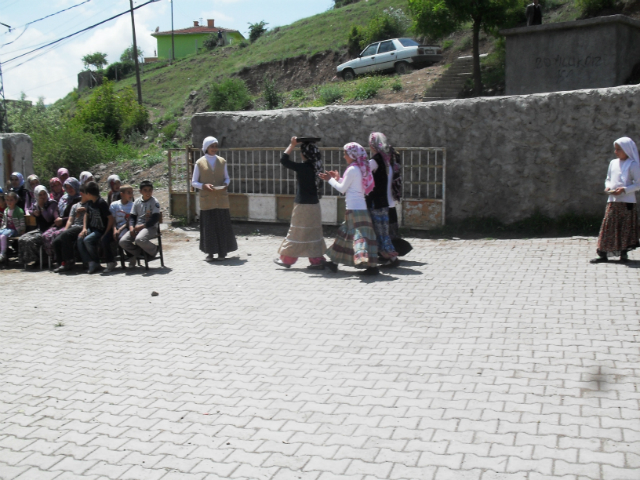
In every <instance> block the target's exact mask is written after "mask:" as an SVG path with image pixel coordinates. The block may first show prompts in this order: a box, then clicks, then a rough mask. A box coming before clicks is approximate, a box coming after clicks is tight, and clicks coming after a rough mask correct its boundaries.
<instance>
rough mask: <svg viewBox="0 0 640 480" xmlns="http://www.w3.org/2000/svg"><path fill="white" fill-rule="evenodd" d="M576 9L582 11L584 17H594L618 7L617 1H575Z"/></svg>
mask: <svg viewBox="0 0 640 480" xmlns="http://www.w3.org/2000/svg"><path fill="white" fill-rule="evenodd" d="M575 4H576V7H578V8H579V9H580V12H582V15H584V16H593V15H597V14H598V13H600V11H601V10H604V9H606V8H613V7H615V5H616V1H615V0H575Z"/></svg>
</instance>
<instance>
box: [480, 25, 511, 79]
mask: <svg viewBox="0 0 640 480" xmlns="http://www.w3.org/2000/svg"><path fill="white" fill-rule="evenodd" d="M506 57H507V49H506V41H505V38H504V37H498V38H497V39H496V42H495V47H494V50H493V52H491V53H490V54H489V55H488V56H487V57H486V58H484V59H483V60H482V83H483V84H484V85H486V86H488V87H492V88H493V87H497V86H503V85H504V84H505V78H506Z"/></svg>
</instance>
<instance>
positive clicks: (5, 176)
mask: <svg viewBox="0 0 640 480" xmlns="http://www.w3.org/2000/svg"><path fill="white" fill-rule="evenodd" d="M12 172H20V173H22V175H24V178H25V179H26V178H27V176H29V175H31V174H32V173H33V142H32V141H31V137H30V136H29V135H27V134H25V133H2V134H0V186H1V187H2V188H5V187H6V186H7V182H8V181H9V177H10V176H11V173H12Z"/></svg>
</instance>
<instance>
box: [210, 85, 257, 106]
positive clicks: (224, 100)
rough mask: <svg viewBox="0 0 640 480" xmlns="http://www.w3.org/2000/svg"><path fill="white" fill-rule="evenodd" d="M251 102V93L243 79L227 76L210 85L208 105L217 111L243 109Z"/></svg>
mask: <svg viewBox="0 0 640 480" xmlns="http://www.w3.org/2000/svg"><path fill="white" fill-rule="evenodd" d="M250 104H251V95H250V94H249V89H248V88H247V84H246V83H244V80H241V79H239V78H229V79H227V80H224V81H223V82H221V83H214V84H213V85H211V90H210V92H209V107H210V108H211V109H212V110H216V111H219V112H235V111H238V110H245V109H246V108H248V107H249V105H250Z"/></svg>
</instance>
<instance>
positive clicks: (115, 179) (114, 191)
mask: <svg viewBox="0 0 640 480" xmlns="http://www.w3.org/2000/svg"><path fill="white" fill-rule="evenodd" d="M121 183H122V182H121V181H120V177H119V176H118V175H110V176H109V178H107V187H108V188H109V193H108V194H107V203H108V204H109V205H111V204H112V203H113V202H115V201H116V200H120V198H121V197H120V190H121V189H122V187H121V186H120V184H121Z"/></svg>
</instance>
